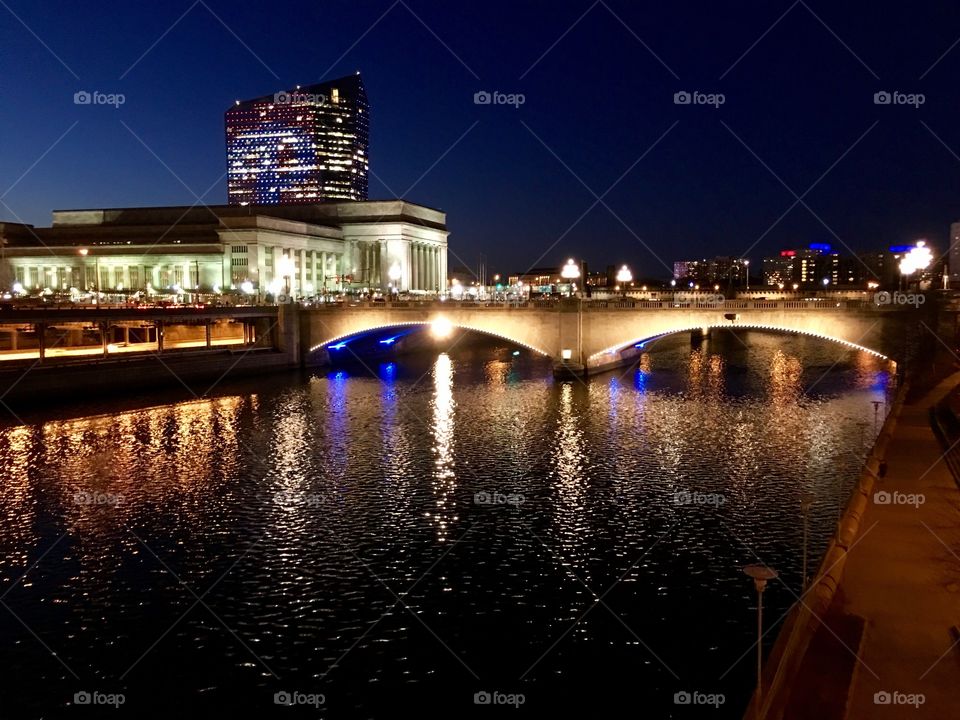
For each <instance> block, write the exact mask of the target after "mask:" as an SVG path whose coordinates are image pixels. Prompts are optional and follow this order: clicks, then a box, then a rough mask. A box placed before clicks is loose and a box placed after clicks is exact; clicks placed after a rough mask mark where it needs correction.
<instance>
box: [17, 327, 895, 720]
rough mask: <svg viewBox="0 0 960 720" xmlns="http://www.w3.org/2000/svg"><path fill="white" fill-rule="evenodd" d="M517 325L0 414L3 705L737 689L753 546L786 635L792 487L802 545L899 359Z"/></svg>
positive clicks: (271, 705)
mask: <svg viewBox="0 0 960 720" xmlns="http://www.w3.org/2000/svg"><path fill="white" fill-rule="evenodd" d="M513 350H514V349H513V348H508V347H501V346H498V345H491V344H490V341H488V340H484V341H482V342H478V341H477V339H476V338H474V337H469V336H466V337H457V338H455V339H454V340H453V341H452V342H449V341H448V345H447V346H446V347H438V348H437V350H436V351H435V352H429V353H425V354H423V355H419V356H416V357H407V358H402V359H398V360H397V361H396V362H389V363H388V362H378V363H377V364H376V365H372V366H371V367H369V369H365V368H363V367H350V368H344V369H340V370H331V371H328V372H315V373H310V374H298V373H294V374H281V375H275V376H268V377H264V378H256V379H253V380H245V381H238V382H233V383H230V384H227V385H221V386H218V388H217V389H216V390H215V391H214V392H213V393H212V395H211V396H210V397H208V398H206V399H196V398H193V397H190V396H188V395H187V394H186V391H184V392H182V393H179V394H178V393H177V392H171V391H165V392H164V393H146V394H143V395H141V396H138V397H128V398H125V399H122V400H121V399H109V400H97V399H93V398H91V399H87V400H84V399H83V398H77V399H74V400H75V402H73V403H72V404H71V405H68V406H65V407H61V408H59V409H52V408H46V409H44V408H36V409H34V410H32V411H30V410H28V411H27V413H26V414H23V413H20V417H21V418H22V419H23V420H24V421H25V422H24V424H21V423H19V422H18V421H14V420H10V421H9V422H8V423H7V424H6V425H4V426H3V427H0V466H2V468H3V490H4V491H3V493H2V496H0V498H2V499H0V521H2V524H0V582H2V585H0V594H2V607H0V628H2V638H3V640H2V643H0V659H2V663H3V667H4V673H3V689H2V697H0V716H2V717H40V716H43V717H61V716H65V717H79V716H81V715H83V710H80V711H78V710H76V709H75V708H74V707H72V705H74V704H75V702H83V701H84V700H86V699H89V700H90V701H91V703H92V704H100V705H101V706H102V707H100V708H99V709H97V710H93V709H89V708H88V709H87V710H90V711H91V712H88V713H87V715H86V716H91V717H92V716H101V715H99V714H96V713H98V712H99V713H103V715H102V716H109V717H115V716H126V715H128V714H129V716H131V717H134V716H135V717H153V716H170V715H169V714H173V713H176V714H180V715H184V716H198V715H200V714H202V713H209V714H211V715H214V716H217V717H220V716H223V717H227V716H230V714H231V713H234V714H235V713H237V712H239V711H242V712H243V713H244V715H243V716H247V715H248V714H250V713H252V714H250V715H249V716H251V717H253V716H256V717H286V716H290V717H295V716H299V715H300V714H305V715H312V716H317V715H320V716H325V717H336V718H339V717H396V716H398V715H400V716H408V715H411V716H424V717H431V716H442V717H459V716H475V715H480V716H488V715H490V714H491V713H497V712H508V711H509V712H511V713H513V712H518V714H526V715H529V716H533V717H541V716H542V717H546V716H548V713H549V715H550V716H553V715H555V714H557V712H558V711H560V710H562V711H565V713H566V712H570V713H572V712H574V711H583V712H584V713H590V715H588V716H602V715H604V714H607V713H608V712H610V711H611V710H612V709H613V708H623V709H624V710H625V711H628V712H630V713H631V714H634V713H636V714H638V716H640V717H655V718H656V717H686V716H688V715H690V714H691V713H693V712H694V711H696V713H697V714H700V715H705V716H706V717H715V718H727V717H730V718H733V717H741V716H742V713H743V710H744V708H745V706H746V703H747V701H748V698H749V694H750V691H751V689H752V686H753V678H754V673H755V661H756V660H755V657H756V656H755V650H754V649H753V643H754V641H755V638H756V615H755V612H756V599H755V594H754V592H753V589H752V583H751V582H750V581H749V579H748V578H747V577H746V576H745V575H744V574H743V573H742V570H741V568H742V566H743V565H745V564H748V563H756V562H764V563H767V564H769V565H771V566H772V567H774V568H776V569H777V570H778V571H779V573H780V580H775V581H773V582H772V583H771V585H770V587H769V590H768V591H767V592H766V593H765V597H764V611H765V628H769V629H770V630H771V631H770V632H769V634H768V635H767V636H766V638H765V640H764V648H765V650H768V649H769V647H770V645H771V644H772V642H773V640H774V638H775V636H776V631H777V629H778V628H779V624H778V620H779V619H780V618H781V617H782V615H783V613H785V612H786V611H787V610H788V609H789V607H790V606H791V604H792V603H793V602H795V600H796V597H797V594H799V592H800V586H801V562H802V560H801V558H802V537H803V522H802V516H801V511H800V498H801V496H802V494H803V493H805V492H811V493H814V494H815V496H816V500H815V502H814V505H813V508H812V510H811V512H810V518H809V527H810V541H809V548H810V558H811V560H810V563H811V567H813V566H815V565H816V562H817V560H819V557H820V555H821V553H822V552H823V549H824V547H825V544H826V541H827V538H828V536H829V534H830V533H831V532H832V530H833V527H834V524H835V522H836V518H837V512H838V508H839V505H840V501H841V499H842V498H843V497H845V496H846V494H847V493H848V492H849V488H850V487H851V485H852V484H853V482H854V480H855V476H856V472H857V470H858V468H859V465H860V458H862V456H863V455H864V453H865V451H866V449H867V447H868V446H869V444H870V443H872V440H873V437H874V436H875V433H876V430H877V423H878V421H879V422H882V419H883V415H884V413H885V408H886V407H887V405H886V404H885V405H882V406H879V409H875V405H874V402H873V401H886V400H888V399H889V396H890V393H891V391H892V383H893V379H892V375H891V368H890V366H889V365H888V363H886V362H885V361H883V360H881V359H878V358H875V357H873V356H870V355H868V354H867V353H864V352H860V351H856V350H849V349H846V348H844V347H842V346H839V345H834V344H831V343H825V342H821V341H818V340H815V339H806V338H802V337H784V336H778V335H773V334H765V333H760V332H746V331H744V332H740V333H738V334H736V335H734V334H733V333H730V332H723V333H716V334H715V335H714V337H712V338H711V339H709V340H706V341H705V342H704V343H703V344H701V345H691V340H690V338H689V336H677V337H673V338H666V339H663V340H661V341H658V343H656V345H655V346H654V347H653V348H652V349H651V352H649V353H648V354H647V355H645V356H644V357H643V359H642V361H641V363H640V365H639V367H637V368H633V369H630V370H626V371H615V372H611V373H607V374H604V375H601V376H597V377H595V378H591V379H590V380H589V381H587V382H581V381H579V380H572V381H563V382H560V381H555V380H553V379H552V377H551V373H550V365H549V362H545V361H544V360H543V359H541V358H538V357H536V356H532V355H530V354H528V353H527V352H526V351H523V352H521V353H520V354H519V355H514V354H513ZM683 692H687V693H691V697H695V698H696V699H697V701H699V702H711V701H712V702H715V703H719V702H720V700H719V698H718V697H717V696H718V695H722V696H723V698H722V700H723V703H722V704H721V705H719V707H716V708H713V707H706V708H704V707H696V708H690V707H687V706H684V705H682V704H679V705H678V704H676V702H675V694H676V693H683ZM77 693H88V694H87V695H83V694H81V695H77ZM277 693H288V696H289V697H292V698H293V699H294V702H297V703H300V707H298V708H289V707H283V706H280V705H277V704H275V695H276V694H277ZM477 693H490V695H489V697H490V698H492V700H493V703H494V704H496V703H501V704H502V703H511V702H512V703H519V702H521V701H522V703H523V704H522V705H521V706H520V708H519V711H515V710H514V709H513V708H508V707H500V708H489V707H484V706H483V705H477V704H475V699H479V700H484V699H486V698H487V697H488V696H485V695H480V696H478V697H477V698H475V696H476V694H477ZM695 693H700V695H693V694H695ZM683 697H684V696H682V695H681V696H680V699H683ZM711 697H712V698H713V699H712V700H711ZM280 699H281V700H283V699H284V696H280ZM121 700H122V701H123V705H122V706H120V709H119V712H117V711H114V710H113V708H112V707H110V705H109V704H110V703H114V704H116V703H118V702H120V701H121ZM105 703H106V705H104V704H105ZM107 711H109V713H108V712H107ZM78 712H79V713H80V715H78V714H77V713H78ZM91 713H93V714H91Z"/></svg>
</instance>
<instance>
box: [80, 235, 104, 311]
mask: <svg viewBox="0 0 960 720" xmlns="http://www.w3.org/2000/svg"><path fill="white" fill-rule="evenodd" d="M79 253H80V255H81V256H82V257H87V255H89V254H90V250H88V249H87V248H80V250H79ZM84 275H86V265H84ZM93 282H94V285H93V286H94V288H95V289H96V293H97V296H96V298H95V299H94V304H96V305H99V304H100V258H99V257H98V256H96V255H94V257H93Z"/></svg>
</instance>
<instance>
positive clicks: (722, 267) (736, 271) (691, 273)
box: [673, 255, 749, 284]
mask: <svg viewBox="0 0 960 720" xmlns="http://www.w3.org/2000/svg"><path fill="white" fill-rule="evenodd" d="M748 263H749V261H747V260H745V259H744V258H731V257H728V256H724V255H718V256H717V257H715V258H703V259H702V260H677V261H675V262H674V263H673V279H674V280H678V281H679V280H686V281H689V282H701V283H721V284H722V283H728V284H729V283H734V282H737V281H740V280H742V279H743V278H745V277H746V270H747V267H748V266H749V265H748Z"/></svg>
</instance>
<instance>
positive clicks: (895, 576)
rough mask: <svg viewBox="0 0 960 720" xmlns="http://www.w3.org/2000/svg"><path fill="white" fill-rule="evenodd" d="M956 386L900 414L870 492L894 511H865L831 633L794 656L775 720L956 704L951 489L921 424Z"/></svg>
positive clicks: (959, 701)
mask: <svg viewBox="0 0 960 720" xmlns="http://www.w3.org/2000/svg"><path fill="white" fill-rule="evenodd" d="M958 383H960V373H954V374H953V375H951V376H950V377H949V378H947V379H946V380H944V381H943V382H941V383H940V384H939V385H937V386H936V387H935V388H934V389H933V390H932V391H930V392H929V393H927V394H926V395H925V396H924V397H922V398H920V399H919V400H915V401H913V402H910V403H907V404H905V405H904V407H903V410H902V412H901V415H900V419H899V422H898V423H897V425H896V428H895V430H894V433H893V436H892V437H891V440H890V444H889V445H888V447H887V452H886V461H887V472H886V476H885V477H884V478H883V479H881V480H879V481H878V482H877V484H876V486H875V488H874V490H875V492H876V491H883V492H886V493H889V494H890V495H889V497H890V498H897V499H900V500H902V501H904V502H900V503H896V501H894V502H891V503H890V504H881V503H878V502H876V501H875V498H871V502H870V503H869V504H868V505H867V510H866V512H865V513H864V516H863V519H862V521H861V523H860V531H859V533H858V535H857V537H856V540H855V541H854V543H853V544H852V545H851V548H850V552H849V555H848V558H847V560H846V567H845V571H844V574H843V577H842V580H841V582H840V585H839V588H838V591H837V593H836V595H835V596H834V598H833V602H832V604H831V606H830V610H829V612H828V614H827V618H826V622H827V626H828V627H829V630H827V629H824V628H822V627H821V628H820V629H819V630H818V632H817V634H816V636H815V638H814V640H813V642H812V643H811V645H810V648H809V650H808V651H807V653H806V655H805V657H804V658H803V662H802V665H801V669H800V673H799V675H798V677H797V678H795V681H794V683H793V684H792V688H791V691H790V698H789V700H788V701H787V707H786V710H785V712H784V715H783V717H785V718H816V719H817V720H830V719H832V718H837V719H840V718H847V719H848V720H866V719H868V718H869V719H871V720H872V719H873V718H919V717H935V718H946V717H952V716H953V715H954V713H955V712H956V708H957V707H958V706H960V644H958V643H957V640H958V638H960V636H957V635H956V634H955V630H954V628H955V627H956V626H957V625H958V624H960V490H958V487H957V483H956V482H955V480H954V478H953V476H952V474H951V473H950V470H949V468H948V467H947V464H946V463H945V462H944V460H943V459H942V457H941V455H942V453H943V447H942V446H941V444H940V442H939V441H938V440H937V438H936V436H935V435H934V433H933V431H932V429H931V426H930V418H929V408H930V407H931V406H933V405H934V404H935V403H937V402H938V401H940V400H941V399H942V398H944V397H945V396H946V395H947V394H948V393H949V392H950V391H951V390H952V389H953V388H954V387H956V386H957V384H958ZM898 493H899V495H897V494H898ZM920 495H922V497H923V502H918V503H910V502H909V499H910V498H918V497H919V496H920ZM882 497H884V498H885V497H887V496H882ZM861 629H862V632H861Z"/></svg>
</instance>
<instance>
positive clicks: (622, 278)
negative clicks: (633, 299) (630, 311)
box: [617, 265, 633, 296]
mask: <svg viewBox="0 0 960 720" xmlns="http://www.w3.org/2000/svg"><path fill="white" fill-rule="evenodd" d="M617 282H618V283H620V286H621V287H622V288H623V294H624V296H626V294H627V285H629V284H630V283H631V282H633V273H632V272H630V268H628V267H627V266H626V265H624V266H623V267H622V268H620V270H619V271H618V272H617Z"/></svg>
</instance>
